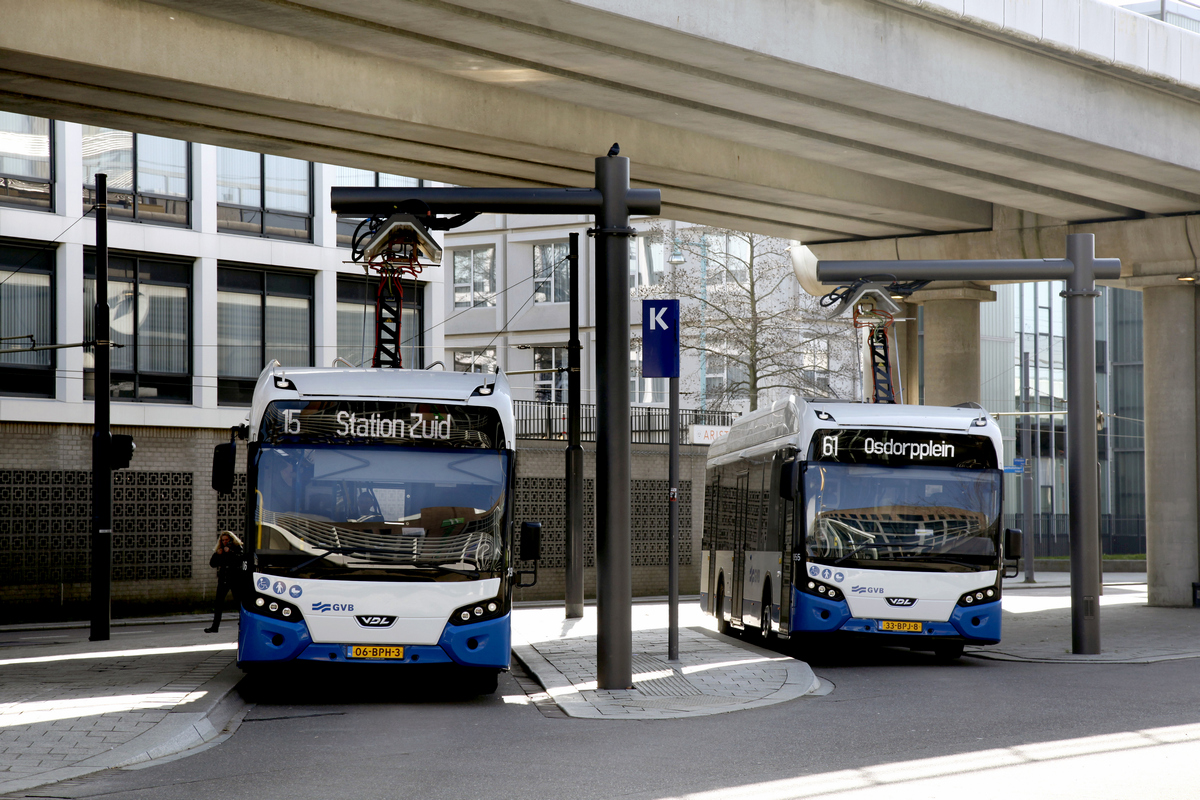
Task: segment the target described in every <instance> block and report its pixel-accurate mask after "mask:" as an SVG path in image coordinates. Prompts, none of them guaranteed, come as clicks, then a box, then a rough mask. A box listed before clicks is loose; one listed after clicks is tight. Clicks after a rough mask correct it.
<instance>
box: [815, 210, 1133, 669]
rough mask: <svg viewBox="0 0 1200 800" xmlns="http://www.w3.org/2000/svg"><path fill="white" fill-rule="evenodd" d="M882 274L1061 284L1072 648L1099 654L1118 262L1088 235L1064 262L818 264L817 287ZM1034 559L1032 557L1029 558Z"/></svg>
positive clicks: (1073, 239) (1071, 238) (1077, 239)
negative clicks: (1108, 371) (1103, 292)
mask: <svg viewBox="0 0 1200 800" xmlns="http://www.w3.org/2000/svg"><path fill="white" fill-rule="evenodd" d="M880 274H886V275H888V276H889V277H890V278H891V279H892V280H893V281H895V282H903V281H980V282H983V283H987V282H992V281H1053V280H1065V281H1066V282H1067V288H1066V291H1064V292H1063V293H1062V296H1063V297H1065V298H1066V300H1067V331H1066V333H1067V448H1068V449H1067V470H1068V477H1067V484H1068V485H1067V496H1068V500H1069V503H1070V508H1069V510H1070V531H1071V648H1072V652H1074V653H1077V654H1082V655H1095V654H1097V653H1099V652H1100V607H1099V603H1098V601H1099V595H1100V575H1099V572H1098V570H1097V568H1096V565H1097V564H1098V563H1099V560H1100V510H1099V506H1098V503H1097V498H1098V497H1099V494H1100V481H1099V478H1098V477H1097V474H1096V461H1097V445H1096V428H1095V425H1096V418H1095V414H1096V362H1095V358H1096V326H1095V320H1096V310H1095V299H1096V298H1097V297H1098V296H1099V295H1100V293H1099V292H1098V291H1097V290H1096V280H1097V279H1098V278H1099V279H1107V280H1115V279H1117V278H1120V277H1121V260H1120V259H1117V258H1096V237H1095V235H1094V234H1091V233H1072V234H1068V235H1067V257H1066V258H1065V259H1051V258H1043V259H1034V258H1022V259H1018V258H1013V259H987V260H979V261H970V260H947V261H820V262H818V263H817V280H819V281H820V282H821V283H825V284H834V285H836V284H847V283H855V282H857V281H859V280H861V279H864V278H866V277H868V276H871V275H880ZM1027 557H1032V554H1027Z"/></svg>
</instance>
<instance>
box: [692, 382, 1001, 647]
mask: <svg viewBox="0 0 1200 800" xmlns="http://www.w3.org/2000/svg"><path fill="white" fill-rule="evenodd" d="M777 405H778V404H777ZM783 410H785V409H776V410H775V412H774V413H775V416H776V417H778V420H777V424H776V425H774V427H772V426H770V425H766V424H764V423H763V421H762V420H761V419H760V420H758V421H757V422H756V421H755V420H754V419H751V420H750V421H749V423H748V424H747V427H749V428H751V429H752V431H753V430H758V431H765V432H766V433H767V434H769V435H768V436H760V437H759V440H757V441H756V440H755V439H754V437H753V436H743V437H740V440H739V439H738V438H735V439H734V440H732V441H731V442H729V443H728V444H726V446H725V447H724V448H723V449H720V450H717V452H715V453H713V454H710V464H709V476H708V483H707V486H706V498H705V512H706V517H705V538H706V541H705V548H706V549H705V553H704V559H703V569H704V573H703V583H702V587H701V588H702V592H703V598H702V604H703V605H704V607H705V609H706V610H707V611H709V613H713V614H715V615H716V616H717V620H718V627H726V626H732V627H743V626H749V627H752V628H757V629H758V631H759V633H760V634H762V635H764V636H772V635H780V636H784V637H793V638H795V637H801V638H803V637H809V638H811V637H813V636H815V635H818V634H836V635H838V636H848V635H855V636H862V637H869V638H871V639H872V640H874V641H876V642H879V643H884V644H895V645H901V646H908V647H911V648H913V649H925V650H933V651H935V652H937V653H938V654H940V655H944V656H950V657H954V656H957V655H959V654H961V652H962V648H963V645H964V644H968V643H970V644H995V643H997V642H999V640H1000V634H1001V625H1000V616H1001V615H1000V595H1001V577H1002V574H1003V546H1004V541H1003V540H1004V538H1006V537H1002V535H1001V530H1000V509H1001V486H1002V484H1001V472H1000V470H999V468H998V467H999V463H1000V451H999V431H998V429H996V426H995V423H994V422H991V420H990V419H988V418H987V417H986V415H985V414H984V413H983V412H982V411H981V410H979V409H958V408H953V409H940V408H929V407H903V406H871V405H851V404H836V405H835V404H832V403H830V404H827V405H817V404H816V403H803V401H800V402H799V403H797V402H796V401H793V404H792V406H791V408H790V409H786V410H787V411H788V412H789V413H788V414H784V413H782V411H783ZM771 413H772V412H768V414H767V415H763V414H761V413H760V414H759V415H756V416H759V417H763V416H769V415H770V414H771ZM739 422H741V420H739ZM785 423H786V424H785ZM875 426H878V427H875ZM730 435H731V436H732V435H733V432H732V431H731V434H730ZM1010 546H1011V545H1010ZM773 566H774V569H772V567H773ZM764 580H765V581H767V582H769V585H764Z"/></svg>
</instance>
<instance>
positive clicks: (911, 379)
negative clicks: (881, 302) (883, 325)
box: [892, 303, 921, 406]
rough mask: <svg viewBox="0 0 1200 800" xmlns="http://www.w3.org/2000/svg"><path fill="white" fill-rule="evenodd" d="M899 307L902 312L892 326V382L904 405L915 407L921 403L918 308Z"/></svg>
mask: <svg viewBox="0 0 1200 800" xmlns="http://www.w3.org/2000/svg"><path fill="white" fill-rule="evenodd" d="M900 307H901V308H902V309H904V310H903V311H901V312H900V314H899V315H898V316H897V317H896V324H895V325H893V326H892V331H893V334H892V350H893V351H894V352H893V354H892V364H893V366H895V367H896V374H894V375H893V377H892V380H893V382H896V383H898V388H899V389H900V390H901V391H902V393H903V400H904V403H905V405H913V406H915V405H917V404H919V403H920V402H921V396H920V393H921V386H920V380H921V373H920V358H919V357H918V347H919V346H920V342H919V337H918V336H917V308H918V307H917V305H916V304H915V303H901V304H900Z"/></svg>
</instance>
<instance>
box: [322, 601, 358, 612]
mask: <svg viewBox="0 0 1200 800" xmlns="http://www.w3.org/2000/svg"><path fill="white" fill-rule="evenodd" d="M312 610H313V611H319V612H321V613H322V614H324V613H325V612H326V611H353V610H354V604H353V603H349V604H347V603H313V604H312Z"/></svg>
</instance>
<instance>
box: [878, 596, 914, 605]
mask: <svg viewBox="0 0 1200 800" xmlns="http://www.w3.org/2000/svg"><path fill="white" fill-rule="evenodd" d="M884 599H885V600H887V601H888V605H889V606H915V605H916V604H917V598H915V597H885V598H884Z"/></svg>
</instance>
